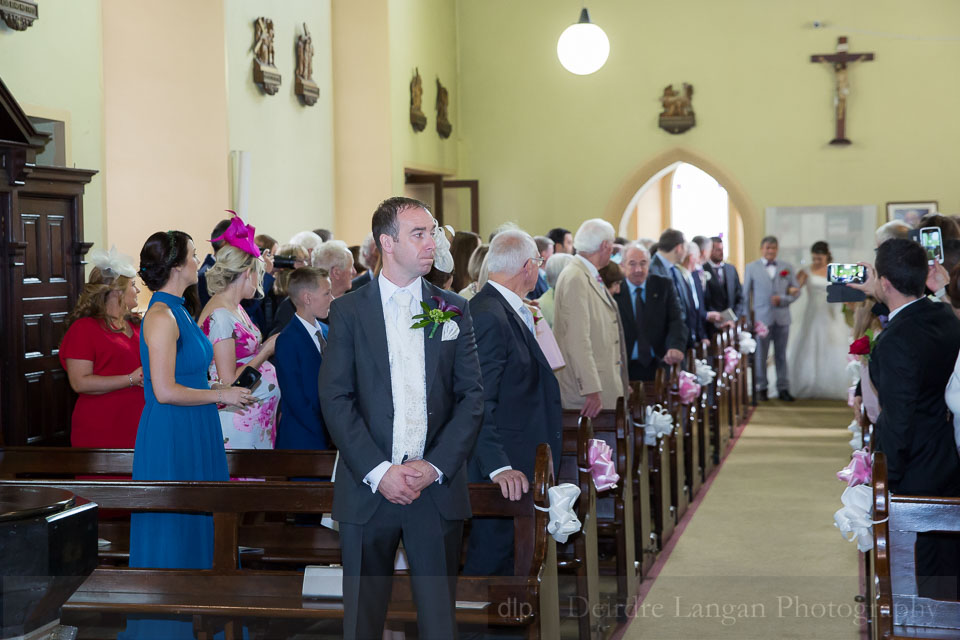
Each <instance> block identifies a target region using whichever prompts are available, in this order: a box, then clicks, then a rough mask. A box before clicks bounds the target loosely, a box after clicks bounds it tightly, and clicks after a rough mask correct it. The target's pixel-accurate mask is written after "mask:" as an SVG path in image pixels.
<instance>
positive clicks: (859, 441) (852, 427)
mask: <svg viewBox="0 0 960 640" xmlns="http://www.w3.org/2000/svg"><path fill="white" fill-rule="evenodd" d="M847 431H849V432H850V433H852V434H853V437H852V438H850V447H851V448H852V449H853V450H854V451H856V450H857V449H863V429H862V428H861V427H860V425H859V424H857V421H856V420H853V421H851V422H850V424H848V425H847Z"/></svg>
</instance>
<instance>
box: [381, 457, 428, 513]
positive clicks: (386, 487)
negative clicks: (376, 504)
mask: <svg viewBox="0 0 960 640" xmlns="http://www.w3.org/2000/svg"><path fill="white" fill-rule="evenodd" d="M436 480H437V472H436V470H434V468H433V467H432V466H430V463H428V462H425V461H424V460H408V461H406V462H404V463H403V464H395V465H391V466H390V468H389V469H387V472H386V473H384V474H383V478H382V479H381V480H380V484H379V486H378V487H377V490H378V491H379V492H380V493H381V494H383V497H384V498H386V499H387V500H389V501H390V502H392V503H394V504H411V503H412V502H413V501H414V500H416V499H417V498H419V497H420V492H421V491H423V490H424V489H425V488H426V487H428V486H430V484H431V483H433V482H436Z"/></svg>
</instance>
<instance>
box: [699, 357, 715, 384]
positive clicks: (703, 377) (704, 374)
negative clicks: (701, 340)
mask: <svg viewBox="0 0 960 640" xmlns="http://www.w3.org/2000/svg"><path fill="white" fill-rule="evenodd" d="M694 363H695V364H696V369H697V382H699V383H700V384H701V385H708V384H710V383H712V382H713V379H714V378H716V377H717V372H716V371H714V370H713V367H711V366H710V365H709V364H707V361H706V360H695V361H694Z"/></svg>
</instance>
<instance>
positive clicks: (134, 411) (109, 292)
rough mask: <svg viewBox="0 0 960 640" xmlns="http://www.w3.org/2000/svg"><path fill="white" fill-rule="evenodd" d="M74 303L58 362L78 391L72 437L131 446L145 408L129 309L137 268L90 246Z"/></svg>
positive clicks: (84, 443) (135, 326)
mask: <svg viewBox="0 0 960 640" xmlns="http://www.w3.org/2000/svg"><path fill="white" fill-rule="evenodd" d="M90 262H91V263H93V264H95V265H97V266H96V267H95V268H94V269H92V270H91V271H90V280H89V282H88V283H87V284H86V285H85V286H84V288H83V292H82V293H81V294H80V299H79V300H77V306H76V307H75V308H74V310H73V313H71V314H70V317H69V319H68V321H67V332H66V334H65V335H64V336H63V342H62V343H61V345H60V363H61V364H62V365H63V368H64V370H66V372H67V377H68V378H69V379H70V386H71V387H72V388H73V390H74V391H76V392H77V394H78V395H79V397H78V398H77V404H76V406H75V407H74V409H73V422H72V429H71V432H70V443H71V444H72V445H73V446H75V447H95V448H116V449H132V448H133V447H134V444H135V443H136V439H137V425H138V424H139V422H140V414H141V412H142V411H143V368H142V367H141V366H140V318H139V317H138V316H137V315H136V314H134V313H133V312H132V311H133V309H135V308H136V306H137V294H139V293H140V289H139V288H138V287H137V285H136V282H134V276H135V275H136V270H135V269H134V268H133V265H132V264H130V262H129V260H128V259H125V258H124V257H123V256H120V255H118V254H117V253H116V251H115V250H114V249H113V248H111V249H110V253H106V252H104V251H99V252H94V253H92V254H91V256H90Z"/></svg>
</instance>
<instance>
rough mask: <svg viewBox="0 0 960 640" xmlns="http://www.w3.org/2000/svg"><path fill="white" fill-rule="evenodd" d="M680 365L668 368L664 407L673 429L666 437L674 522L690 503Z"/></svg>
mask: <svg viewBox="0 0 960 640" xmlns="http://www.w3.org/2000/svg"><path fill="white" fill-rule="evenodd" d="M679 373H680V365H679V364H676V365H674V366H673V367H672V368H671V370H670V383H669V385H668V386H667V395H666V398H667V402H666V404H665V405H664V408H665V409H666V410H667V411H668V412H669V413H670V415H671V416H673V424H674V425H675V429H674V431H673V433H672V434H671V435H670V436H668V437H666V438H665V440H667V443H668V444H669V447H670V504H671V508H672V510H673V517H674V522H679V521H680V518H682V517H683V514H685V513H686V512H687V507H688V506H689V505H690V487H689V480H688V478H687V472H686V458H687V456H686V451H685V445H686V439H685V435H684V428H683V423H682V422H681V407H680V397H679V392H678V385H679V377H678V376H679Z"/></svg>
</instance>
